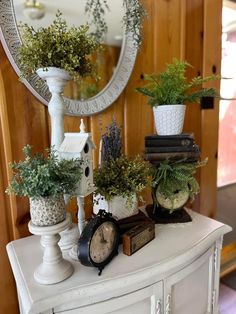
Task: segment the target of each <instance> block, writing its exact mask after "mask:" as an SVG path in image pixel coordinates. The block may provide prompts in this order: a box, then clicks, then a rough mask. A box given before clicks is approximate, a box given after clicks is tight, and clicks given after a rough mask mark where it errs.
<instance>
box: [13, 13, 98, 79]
mask: <svg viewBox="0 0 236 314" xmlns="http://www.w3.org/2000/svg"><path fill="white" fill-rule="evenodd" d="M20 31H21V37H22V45H21V46H20V47H19V50H18V58H19V63H20V65H21V71H22V76H23V77H27V76H29V75H30V74H32V73H35V72H36V71H37V70H38V69H41V70H39V71H38V74H39V75H40V76H43V78H44V77H46V76H48V75H49V73H48V72H53V71H56V72H57V75H59V76H61V77H62V78H63V77H65V79H67V80H68V79H69V78H70V77H71V78H73V79H74V80H79V79H80V78H81V77H84V76H88V75H89V76H94V75H96V71H95V68H94V65H93V63H92V61H91V58H90V56H91V54H93V53H94V52H96V51H97V50H98V49H100V44H99V43H98V41H96V40H95V39H94V37H93V36H92V35H91V34H89V27H88V25H81V26H79V27H75V26H73V27H68V25H67V22H66V21H65V20H64V19H63V18H62V13H61V12H60V11H58V12H57V14H56V18H55V20H54V21H53V22H52V24H51V25H49V26H48V27H40V28H39V29H38V30H35V29H34V28H33V27H32V26H29V25H27V24H23V25H20ZM55 68H56V69H57V70H55ZM59 69H60V70H59ZM43 72H47V73H43ZM50 74H51V73H50Z"/></svg>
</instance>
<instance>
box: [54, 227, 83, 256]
mask: <svg viewBox="0 0 236 314" xmlns="http://www.w3.org/2000/svg"><path fill="white" fill-rule="evenodd" d="M60 236H61V239H60V241H59V243H58V244H59V246H60V248H61V249H62V250H69V249H71V248H72V247H73V246H74V245H76V244H77V243H78V241H79V230H78V225H77V224H75V223H72V224H71V226H70V227H69V228H67V229H66V230H64V231H62V232H60Z"/></svg>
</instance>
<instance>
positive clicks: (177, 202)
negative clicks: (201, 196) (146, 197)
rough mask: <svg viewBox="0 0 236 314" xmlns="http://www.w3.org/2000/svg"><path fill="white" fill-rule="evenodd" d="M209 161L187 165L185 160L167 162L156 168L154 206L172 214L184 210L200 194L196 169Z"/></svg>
mask: <svg viewBox="0 0 236 314" xmlns="http://www.w3.org/2000/svg"><path fill="white" fill-rule="evenodd" d="M206 162H207V160H204V161H202V162H195V163H186V162H185V161H184V160H180V161H170V160H168V159H167V160H165V161H163V162H161V163H160V164H159V166H158V167H155V168H154V175H153V184H152V185H153V199H154V204H155V205H157V206H158V207H160V208H161V209H164V210H166V211H168V212H169V213H170V214H171V213H173V212H174V211H176V210H179V209H182V208H183V206H184V205H185V204H186V203H187V201H188V200H189V199H190V200H192V201H193V200H194V197H195V195H196V194H197V193H199V184H198V182H197V180H196V178H195V177H194V174H195V173H196V169H197V168H199V167H202V166H204V165H205V164H206Z"/></svg>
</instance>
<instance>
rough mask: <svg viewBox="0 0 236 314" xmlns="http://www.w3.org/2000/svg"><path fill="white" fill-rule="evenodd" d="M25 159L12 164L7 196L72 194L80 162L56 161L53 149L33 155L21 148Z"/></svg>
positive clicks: (26, 147) (56, 157)
mask: <svg viewBox="0 0 236 314" xmlns="http://www.w3.org/2000/svg"><path fill="white" fill-rule="evenodd" d="M23 153H24V156H25V159H24V160H23V161H19V162H14V163H12V164H11V165H10V166H11V168H12V169H13V178H12V181H11V183H10V186H9V187H8V189H7V190H6V192H7V193H15V194H16V195H19V196H29V197H33V198H37V197H40V196H42V197H46V196H56V195H58V194H60V193H66V194H70V195H71V194H73V192H74V191H75V189H76V185H77V183H78V182H79V180H80V178H81V174H82V171H81V160H79V159H70V160H66V159H59V158H58V156H57V155H56V154H55V152H54V151H53V150H48V149H47V150H45V154H43V153H36V154H33V153H32V148H31V146H29V145H27V146H25V147H24V148H23Z"/></svg>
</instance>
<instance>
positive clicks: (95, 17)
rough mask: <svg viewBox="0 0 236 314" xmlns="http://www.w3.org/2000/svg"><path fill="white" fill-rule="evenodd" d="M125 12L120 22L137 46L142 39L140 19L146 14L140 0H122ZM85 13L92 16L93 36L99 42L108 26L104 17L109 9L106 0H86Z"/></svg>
mask: <svg viewBox="0 0 236 314" xmlns="http://www.w3.org/2000/svg"><path fill="white" fill-rule="evenodd" d="M123 7H124V8H125V14H124V16H123V19H122V24H123V26H124V29H125V33H126V34H127V33H131V34H132V37H133V40H134V44H135V45H136V46H137V47H139V46H140V44H141V41H142V34H141V28H142V21H143V18H144V17H145V16H146V15H147V13H146V10H145V8H144V6H143V5H142V3H141V1H140V0H123ZM85 11H86V13H87V14H88V15H89V16H90V17H91V18H92V20H91V24H93V25H95V27H96V29H95V32H94V36H95V38H96V39H97V40H98V41H99V42H101V41H103V40H104V37H105V35H106V33H107V30H108V27H107V23H106V19H105V15H106V12H108V11H109V6H108V3H107V0H87V2H86V6H85Z"/></svg>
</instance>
